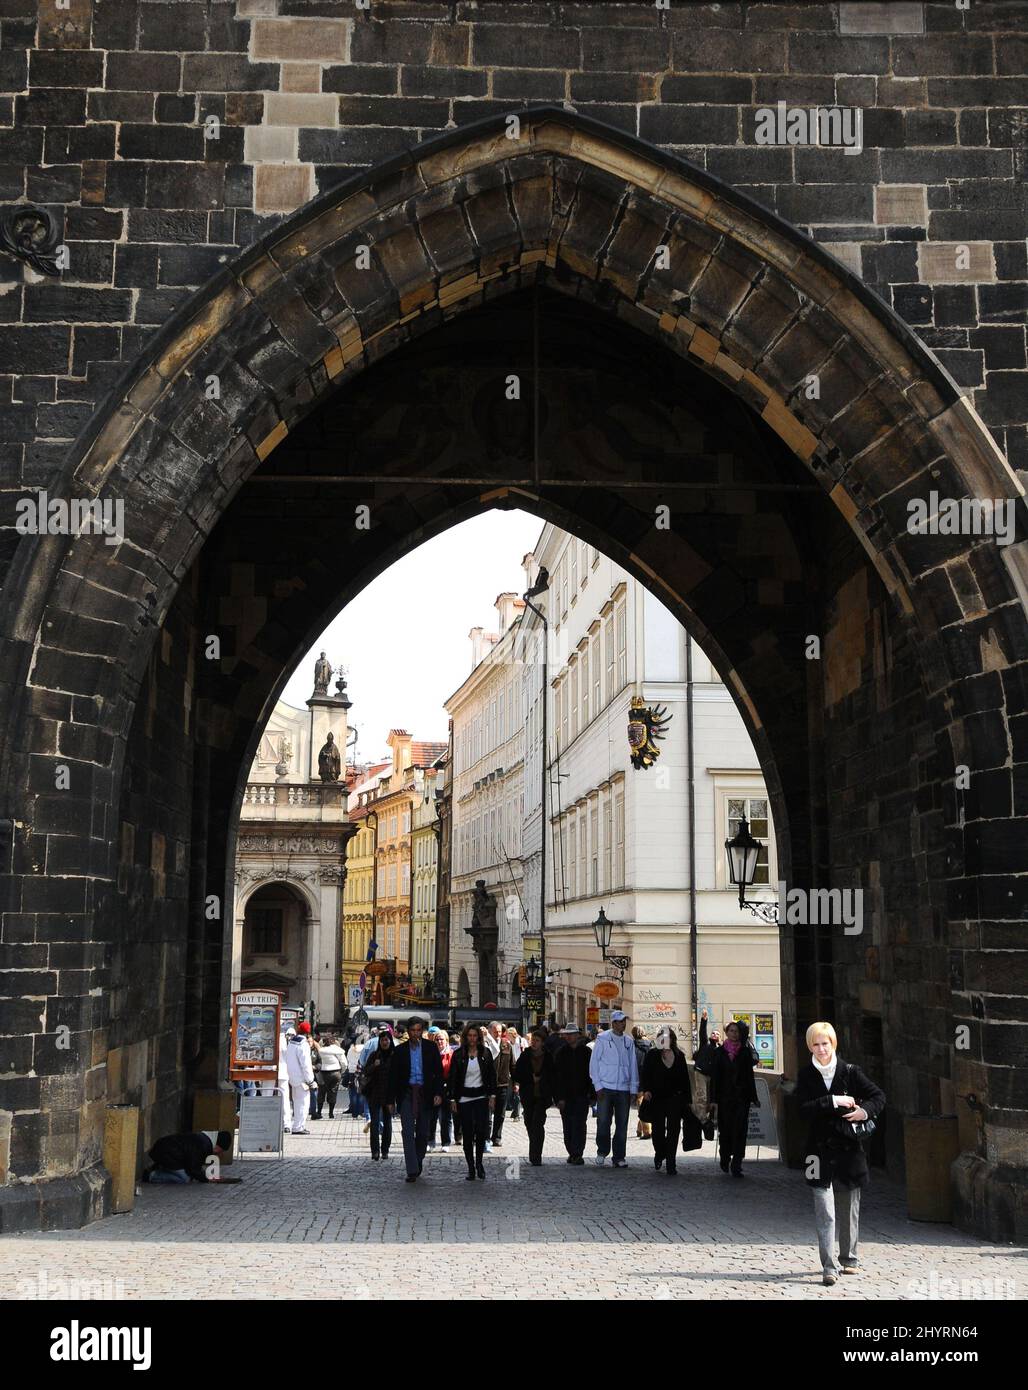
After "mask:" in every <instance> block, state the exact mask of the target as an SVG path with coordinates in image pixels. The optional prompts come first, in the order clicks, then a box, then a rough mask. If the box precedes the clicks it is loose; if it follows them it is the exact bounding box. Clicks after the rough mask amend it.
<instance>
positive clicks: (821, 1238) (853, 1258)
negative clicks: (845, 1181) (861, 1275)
mask: <svg viewBox="0 0 1028 1390" xmlns="http://www.w3.org/2000/svg"><path fill="white" fill-rule="evenodd" d="M811 1190H812V1191H813V1193H814V1222H815V1224H816V1226H817V1248H818V1252H819V1253H820V1256H821V1268H822V1269H823V1270H824V1272H825V1274H838V1273H839V1265H840V1264H844V1265H855V1264H856V1263H857V1236H858V1227H859V1225H860V1188H859V1187H842V1186H841V1185H840V1186H838V1187H836V1188H835V1189H834V1191H833V1189H832V1188H831V1187H815V1188H812V1189H811ZM836 1197H838V1199H839V1261H838V1263H836V1259H835V1199H836Z"/></svg>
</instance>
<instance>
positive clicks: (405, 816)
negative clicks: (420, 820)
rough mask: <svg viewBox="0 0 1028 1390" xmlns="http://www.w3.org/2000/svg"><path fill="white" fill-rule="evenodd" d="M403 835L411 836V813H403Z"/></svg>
mask: <svg viewBox="0 0 1028 1390" xmlns="http://www.w3.org/2000/svg"><path fill="white" fill-rule="evenodd" d="M403 833H404V834H405V835H409V834H410V811H404V813H403Z"/></svg>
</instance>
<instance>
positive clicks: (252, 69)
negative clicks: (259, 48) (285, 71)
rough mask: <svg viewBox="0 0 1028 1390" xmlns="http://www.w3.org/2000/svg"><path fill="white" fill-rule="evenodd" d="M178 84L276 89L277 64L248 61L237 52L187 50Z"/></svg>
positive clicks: (191, 87) (193, 88) (224, 89)
mask: <svg viewBox="0 0 1028 1390" xmlns="http://www.w3.org/2000/svg"><path fill="white" fill-rule="evenodd" d="M176 61H177V60H176ZM175 85H176V86H177V85H178V84H177V83H176V84H175ZM182 86H183V87H184V88H185V89H186V91H193V92H257V91H272V92H276V91H278V64H277V63H251V62H250V61H249V59H248V58H247V57H246V56H245V55H243V54H239V53H187V54H186V55H185V56H184V58H183V60H182Z"/></svg>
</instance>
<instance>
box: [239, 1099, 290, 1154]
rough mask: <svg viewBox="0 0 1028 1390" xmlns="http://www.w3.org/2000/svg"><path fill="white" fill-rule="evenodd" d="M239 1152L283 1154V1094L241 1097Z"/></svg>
mask: <svg viewBox="0 0 1028 1390" xmlns="http://www.w3.org/2000/svg"><path fill="white" fill-rule="evenodd" d="M239 1152H240V1154H279V1155H281V1153H282V1097H281V1096H278V1095H273V1096H241V1097H240V1100H239Z"/></svg>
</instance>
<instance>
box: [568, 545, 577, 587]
mask: <svg viewBox="0 0 1028 1390" xmlns="http://www.w3.org/2000/svg"><path fill="white" fill-rule="evenodd" d="M568 549H569V551H570V552H571V597H572V599H574V598H575V597H576V595H577V594H578V542H577V541H574V540H573V541H572V542H571V544H570V545H569V546H568Z"/></svg>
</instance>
